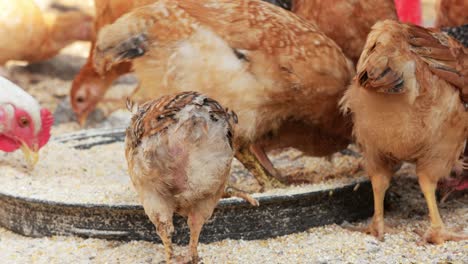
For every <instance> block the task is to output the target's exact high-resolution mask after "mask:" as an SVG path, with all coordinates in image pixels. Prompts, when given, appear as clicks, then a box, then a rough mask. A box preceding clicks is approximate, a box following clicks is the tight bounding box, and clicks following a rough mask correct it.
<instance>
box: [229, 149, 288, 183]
mask: <svg viewBox="0 0 468 264" xmlns="http://www.w3.org/2000/svg"><path fill="white" fill-rule="evenodd" d="M235 157H236V158H237V159H238V160H239V161H240V162H241V163H242V164H243V165H244V167H245V168H246V169H247V170H249V171H250V173H252V174H253V176H254V177H255V178H256V179H257V181H258V182H259V184H260V185H261V186H262V189H264V188H265V187H267V188H271V187H273V188H277V187H283V186H285V185H284V184H283V183H282V182H281V181H279V180H278V179H276V178H275V177H274V176H273V175H271V174H270V173H269V172H268V171H267V170H266V169H265V167H263V165H262V164H261V163H260V161H259V160H258V159H257V157H256V156H255V155H254V153H253V152H252V151H251V149H250V147H249V146H241V147H239V148H238V150H237V151H236V154H235Z"/></svg>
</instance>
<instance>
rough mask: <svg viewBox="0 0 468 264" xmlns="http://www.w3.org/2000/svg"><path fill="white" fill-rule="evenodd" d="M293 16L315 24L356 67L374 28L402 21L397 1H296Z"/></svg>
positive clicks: (294, 1) (293, 6) (293, 4)
mask: <svg viewBox="0 0 468 264" xmlns="http://www.w3.org/2000/svg"><path fill="white" fill-rule="evenodd" d="M291 2H292V12H294V13H295V14H297V15H299V16H301V17H303V18H305V19H307V20H308V21H312V22H314V23H316V24H317V25H318V27H319V28H320V29H321V30H322V31H323V32H324V33H325V34H326V35H327V36H328V37H330V38H331V39H333V40H334V41H335V42H336V44H338V46H340V47H341V49H342V50H343V52H344V54H345V55H346V56H348V58H350V59H351V60H352V61H353V62H354V63H357V61H358V59H359V56H360V55H361V52H362V49H363V48H364V44H365V42H366V38H367V34H369V32H370V30H371V27H372V26H373V25H374V24H375V23H376V22H377V21H379V20H385V19H395V20H397V19H398V16H397V12H396V9H395V4H394V0H372V1H369V0H359V1H350V0H336V1H329V0H292V1H291Z"/></svg>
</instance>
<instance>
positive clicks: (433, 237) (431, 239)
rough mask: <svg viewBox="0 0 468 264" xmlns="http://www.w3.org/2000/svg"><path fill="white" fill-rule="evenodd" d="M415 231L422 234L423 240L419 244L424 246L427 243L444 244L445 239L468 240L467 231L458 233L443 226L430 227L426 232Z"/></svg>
mask: <svg viewBox="0 0 468 264" xmlns="http://www.w3.org/2000/svg"><path fill="white" fill-rule="evenodd" d="M414 232H415V233H416V234H418V235H420V236H421V238H422V240H421V241H420V242H419V243H418V245H420V246H422V245H425V244H427V243H431V244H442V243H444V242H445V241H461V240H468V234H465V233H461V234H459V233H457V232H454V231H450V230H448V229H446V228H445V227H442V228H432V227H430V228H429V229H428V230H427V231H426V232H422V231H421V230H414Z"/></svg>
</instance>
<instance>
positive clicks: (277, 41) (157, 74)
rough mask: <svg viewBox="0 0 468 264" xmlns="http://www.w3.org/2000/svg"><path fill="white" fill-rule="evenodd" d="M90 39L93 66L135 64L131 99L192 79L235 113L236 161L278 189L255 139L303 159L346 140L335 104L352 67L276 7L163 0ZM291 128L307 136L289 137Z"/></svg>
mask: <svg viewBox="0 0 468 264" xmlns="http://www.w3.org/2000/svg"><path fill="white" fill-rule="evenodd" d="M96 43H97V44H96V50H95V54H94V56H95V57H94V63H95V66H96V68H97V69H98V71H100V72H105V70H107V69H110V68H111V67H112V66H113V65H115V64H118V63H121V62H124V61H132V62H133V65H134V68H135V73H136V75H137V77H138V79H139V80H140V89H139V90H138V91H137V93H136V97H137V98H150V97H155V96H160V95H161V94H165V93H168V92H177V91H183V90H184V89H185V87H186V85H187V84H190V85H191V87H192V89H194V90H196V91H200V92H203V93H204V94H207V95H208V96H210V97H212V98H214V99H216V100H218V101H219V102H221V103H222V104H223V105H225V106H227V107H229V108H230V109H233V110H234V111H236V113H237V114H238V116H239V126H237V131H236V135H237V136H236V140H235V141H236V146H237V150H238V151H237V152H236V158H238V159H239V160H240V161H241V162H242V163H243V164H244V165H245V166H246V167H247V168H248V169H250V170H251V171H252V172H253V174H254V175H255V176H256V177H257V179H258V180H259V182H260V183H261V184H262V185H280V184H279V182H278V181H277V180H275V179H274V178H272V177H270V174H272V175H278V173H277V172H276V171H275V170H273V169H271V170H270V171H269V172H270V173H267V172H266V171H265V168H269V167H270V168H272V166H269V165H271V163H270V162H269V160H268V158H265V159H262V160H261V161H262V163H263V165H260V164H258V162H257V161H256V157H255V156H254V155H253V154H252V149H251V147H252V144H253V143H258V142H262V141H268V144H270V143H271V144H270V145H273V146H275V147H295V148H298V149H300V150H303V151H305V152H306V153H307V154H310V155H327V154H331V153H333V152H335V151H337V150H340V149H343V148H345V147H346V146H347V144H348V143H349V140H350V131H351V130H350V123H349V122H348V120H347V119H345V118H344V117H343V116H342V115H341V113H340V112H339V109H338V104H337V102H338V100H339V98H341V96H342V95H343V93H344V90H345V87H346V86H347V84H348V82H349V81H350V79H351V76H352V75H353V66H352V63H351V62H350V61H349V60H348V59H346V57H345V56H344V54H343V53H342V52H341V49H340V48H339V47H338V46H337V45H336V44H335V43H334V42H333V41H332V40H331V39H329V38H328V37H326V36H325V35H324V34H323V33H322V32H321V31H320V30H319V29H318V28H317V27H316V26H314V25H313V24H310V23H307V22H306V21H305V20H303V19H300V18H299V17H297V16H296V15H294V14H292V13H290V12H288V11H285V10H283V9H281V8H279V7H276V6H273V5H270V4H268V3H265V2H262V1H259V0H241V1H228V0H209V1H195V0H189V1H182V0H176V1H168V0H161V1H157V2H156V3H154V4H152V5H149V6H144V7H141V8H137V9H135V10H133V11H132V12H130V13H128V14H126V15H124V16H122V17H121V18H120V19H118V20H117V21H116V22H115V23H114V24H112V25H108V26H106V27H104V28H102V29H101V31H100V33H99V36H98V39H97V42H96ZM291 126H295V127H297V129H294V130H291V129H289V128H290V127H291ZM294 131H296V132H298V131H299V132H300V133H306V135H307V136H303V137H300V138H299V139H296V136H297V134H296V133H294ZM324 140H326V142H327V145H325V144H323V142H324ZM260 146H263V144H260ZM256 152H257V153H258V152H263V150H260V151H258V149H257V151H256Z"/></svg>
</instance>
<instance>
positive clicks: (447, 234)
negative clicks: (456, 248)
mask: <svg viewBox="0 0 468 264" xmlns="http://www.w3.org/2000/svg"><path fill="white" fill-rule="evenodd" d="M418 179H419V186H420V187H421V190H422V192H423V194H424V198H425V199H426V203H427V207H428V209H429V219H430V221H431V226H430V227H429V229H428V230H427V231H426V233H425V234H424V235H423V236H422V238H423V242H422V243H426V242H429V243H434V244H442V243H444V242H445V241H460V240H468V235H467V234H457V233H455V232H452V231H449V230H447V229H446V228H445V226H444V223H443V221H442V218H441V217H440V213H439V209H438V207H437V201H436V196H435V192H436V188H437V180H434V178H431V177H430V176H429V174H428V173H426V172H421V173H418Z"/></svg>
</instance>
